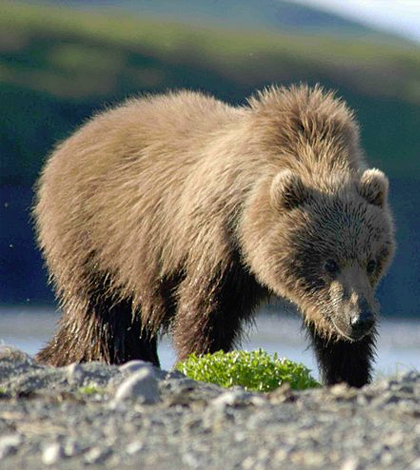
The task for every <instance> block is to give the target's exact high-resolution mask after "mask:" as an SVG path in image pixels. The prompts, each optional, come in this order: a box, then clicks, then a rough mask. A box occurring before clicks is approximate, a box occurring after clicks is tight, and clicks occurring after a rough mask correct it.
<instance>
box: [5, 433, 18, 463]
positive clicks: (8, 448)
mask: <svg viewBox="0 0 420 470" xmlns="http://www.w3.org/2000/svg"><path fill="white" fill-rule="evenodd" d="M22 442H23V438H22V436H20V435H19V434H10V435H8V436H2V437H0V460H2V459H3V458H5V457H8V456H9V455H13V454H15V453H16V452H17V449H18V447H19V446H20V445H21V444H22Z"/></svg>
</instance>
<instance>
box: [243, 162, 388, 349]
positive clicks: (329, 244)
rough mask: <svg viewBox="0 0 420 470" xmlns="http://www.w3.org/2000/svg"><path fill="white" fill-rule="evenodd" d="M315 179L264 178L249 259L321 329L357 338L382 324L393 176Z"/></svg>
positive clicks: (288, 173)
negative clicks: (380, 299) (379, 292)
mask: <svg viewBox="0 0 420 470" xmlns="http://www.w3.org/2000/svg"><path fill="white" fill-rule="evenodd" d="M307 180H308V181H309V183H305V182H304V181H303V179H302V178H301V176H300V175H299V174H298V173H297V172H294V171H292V170H282V171H280V172H279V173H278V174H276V175H275V176H274V177H270V178H267V179H265V180H264V181H263V182H261V184H260V186H259V187H258V188H257V189H256V191H255V192H254V194H253V196H252V197H251V198H250V203H249V204H248V206H247V208H246V210H245V212H244V220H243V222H244V223H243V224H242V229H241V230H242V233H241V238H242V244H243V247H244V254H245V258H246V260H247V262H248V264H249V266H250V269H251V271H252V272H253V273H254V274H255V276H256V277H257V279H258V280H259V281H260V282H261V283H262V284H264V285H266V286H267V287H268V288H269V289H270V290H272V291H273V292H274V293H275V294H277V295H279V296H282V297H285V298H287V299H289V300H290V301H292V302H293V303H295V304H296V305H297V306H298V308H299V309H300V311H301V312H302V313H303V315H304V318H305V321H306V322H307V323H310V324H312V326H313V327H314V328H315V329H316V331H317V332H318V334H321V335H322V336H325V337H331V338H342V339H347V340H349V341H355V340H358V339H360V338H362V337H363V336H365V335H366V334H367V333H368V332H369V331H370V330H372V329H373V328H374V326H375V321H376V318H377V315H378V303H377V301H376V300H375V296H374V294H375V288H376V287H377V285H378V283H379V280H380V279H381V277H382V275H383V274H384V272H385V271H386V269H387V267H388V266H389V264H390V261H391V259H392V256H393V252H394V245H395V242H394V229H393V222H392V216H391V212H390V209H389V207H388V202H387V195H388V180H387V178H386V176H385V175H384V174H383V173H382V172H381V171H379V170H374V169H371V170H365V171H363V172H360V173H354V174H352V175H350V176H349V175H348V174H346V175H344V174H343V175H341V176H340V175H330V176H329V177H327V178H325V179H324V180H323V181H317V182H316V184H315V183H312V184H311V178H310V177H308V175H307Z"/></svg>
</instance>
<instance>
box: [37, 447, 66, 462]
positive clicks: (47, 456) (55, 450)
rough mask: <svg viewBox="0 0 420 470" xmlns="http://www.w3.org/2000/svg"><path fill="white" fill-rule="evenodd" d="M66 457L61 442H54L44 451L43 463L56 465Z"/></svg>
mask: <svg viewBox="0 0 420 470" xmlns="http://www.w3.org/2000/svg"><path fill="white" fill-rule="evenodd" d="M63 457H64V450H63V447H62V446H61V444H60V443H58V442H53V443H52V444H49V445H47V446H46V447H45V448H44V450H43V451H42V457H41V459H42V463H43V464H44V465H55V464H57V463H58V462H59V461H60V460H61V459H62V458H63Z"/></svg>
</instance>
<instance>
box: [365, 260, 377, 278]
mask: <svg viewBox="0 0 420 470" xmlns="http://www.w3.org/2000/svg"><path fill="white" fill-rule="evenodd" d="M375 271H376V261H375V260H374V259H371V260H370V261H369V262H368V264H367V265H366V272H367V273H368V274H369V275H371V274H373V273H374V272H375Z"/></svg>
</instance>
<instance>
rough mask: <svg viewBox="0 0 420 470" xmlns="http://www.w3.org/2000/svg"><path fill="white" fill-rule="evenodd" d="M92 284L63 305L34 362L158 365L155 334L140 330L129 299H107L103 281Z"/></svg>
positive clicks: (138, 317)
mask: <svg viewBox="0 0 420 470" xmlns="http://www.w3.org/2000/svg"><path fill="white" fill-rule="evenodd" d="M103 279H106V277H104V278H103ZM96 281H97V282H95V284H94V285H95V289H94V290H91V291H90V292H89V294H88V295H86V296H85V297H84V296H83V295H82V294H81V293H79V297H78V298H75V297H71V298H70V299H69V301H68V302H66V301H64V302H63V310H64V313H63V316H62V318H61V319H60V322H59V328H58V331H57V332H56V334H55V336H54V337H53V338H52V340H51V341H50V342H49V343H48V344H47V346H46V347H45V348H44V349H42V350H41V351H40V352H39V353H38V354H37V356H36V359H37V360H39V361H40V362H43V363H48V364H51V365H55V366H63V365H66V364H70V363H72V362H88V361H102V362H106V363H108V364H123V363H125V362H128V361H130V360H133V359H141V360H144V361H147V362H151V363H152V364H154V365H156V366H159V358H158V355H157V338H156V334H152V333H151V332H149V331H147V330H146V328H142V323H141V315H140V312H139V311H137V312H133V311H132V306H131V301H130V300H119V299H118V300H116V299H115V298H114V297H112V296H110V295H109V289H107V283H106V282H98V279H96Z"/></svg>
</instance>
